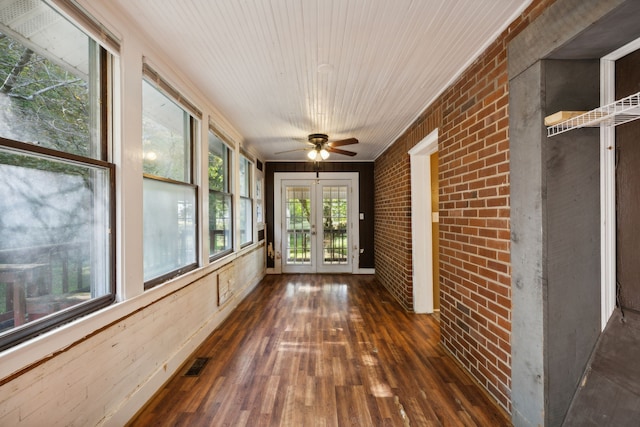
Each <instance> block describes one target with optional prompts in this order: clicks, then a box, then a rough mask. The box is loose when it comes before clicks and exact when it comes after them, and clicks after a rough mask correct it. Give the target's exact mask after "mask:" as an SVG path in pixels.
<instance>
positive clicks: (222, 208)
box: [207, 130, 233, 258]
mask: <svg viewBox="0 0 640 427" xmlns="http://www.w3.org/2000/svg"><path fill="white" fill-rule="evenodd" d="M230 166H231V150H230V149H229V147H227V146H226V145H225V143H224V142H222V140H221V139H220V138H219V137H218V136H217V135H216V134H215V133H214V132H213V131H211V130H209V167H208V173H207V175H208V178H209V256H210V257H212V258H217V257H220V256H222V255H224V254H226V253H229V252H231V251H232V250H233V233H232V227H233V225H232V222H231V218H232V217H233V216H232V209H231V206H232V198H231V192H230V188H231V184H230V182H229V177H230V173H229V171H230Z"/></svg>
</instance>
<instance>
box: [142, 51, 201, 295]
mask: <svg viewBox="0 0 640 427" xmlns="http://www.w3.org/2000/svg"><path fill="white" fill-rule="evenodd" d="M141 82H146V83H148V84H149V85H150V86H151V87H152V88H154V89H155V90H157V91H158V92H159V93H160V94H162V95H164V96H165V97H167V98H168V99H169V100H170V101H172V102H174V103H175V104H176V105H177V106H178V107H180V108H181V109H182V110H183V112H184V113H186V114H187V116H188V118H189V119H188V124H187V126H186V129H185V130H187V131H188V139H189V154H188V156H186V158H187V159H188V161H189V173H188V175H189V182H184V181H178V180H174V179H171V178H166V177H162V176H158V175H153V174H149V173H145V172H144V171H143V174H142V177H143V181H144V180H145V179H149V180H154V181H157V182H164V183H169V184H173V185H178V186H183V187H188V188H190V189H193V190H195V197H194V201H195V206H194V221H195V235H194V237H195V241H194V248H195V257H194V258H195V260H194V262H192V263H189V264H185V265H183V266H180V267H178V268H176V269H174V270H171V271H169V272H167V273H163V274H161V275H160V276H156V277H153V278H151V279H148V280H145V281H144V290H145V291H147V290H149V289H152V288H154V287H156V286H158V285H160V284H162V283H165V282H167V281H169V280H171V279H174V278H176V277H179V276H182V275H184V274H186V273H188V272H190V271H193V270H195V269H196V268H198V267H199V266H200V253H199V251H200V249H199V248H200V230H201V220H200V208H199V206H200V203H201V202H200V188H199V186H198V184H197V177H196V170H197V167H196V162H195V154H196V144H197V143H198V141H199V138H198V130H199V128H200V124H199V120H200V119H201V117H202V114H201V113H200V112H199V110H197V109H196V108H195V107H194V106H193V105H192V104H190V103H189V102H187V101H185V100H184V98H183V97H182V96H180V95H179V92H178V91H177V90H176V89H174V88H173V87H172V86H171V85H170V84H169V83H167V82H166V81H165V80H164V79H162V78H161V77H160V75H159V74H158V73H157V72H156V71H155V70H153V69H152V68H151V67H150V66H149V65H148V64H146V63H144V64H143V73H142V80H141ZM141 84H142V83H141ZM142 117H144V100H143V108H142ZM143 191H144V190H143ZM142 221H143V224H144V221H145V218H144V209H143V214H142ZM143 259H144V255H143ZM143 274H144V267H143Z"/></svg>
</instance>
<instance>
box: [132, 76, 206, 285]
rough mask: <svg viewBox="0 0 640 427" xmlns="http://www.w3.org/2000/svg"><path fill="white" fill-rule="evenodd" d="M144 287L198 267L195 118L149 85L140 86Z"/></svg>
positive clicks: (145, 82)
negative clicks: (194, 166)
mask: <svg viewBox="0 0 640 427" xmlns="http://www.w3.org/2000/svg"><path fill="white" fill-rule="evenodd" d="M142 120H143V123H142V132H143V135H142V144H143V170H144V189H143V222H144V227H143V240H144V249H143V250H144V256H143V258H144V267H143V268H144V281H145V288H149V287H152V286H154V285H156V284H158V283H161V282H163V281H166V280H168V279H169V278H171V277H174V276H177V275H179V274H182V273H184V272H185V271H188V270H190V269H193V268H195V267H196V266H197V250H196V248H197V239H196V232H197V221H196V219H197V218H196V212H197V204H196V203H197V202H196V198H197V187H196V186H195V185H194V184H193V170H192V164H193V159H192V153H193V141H194V140H195V130H196V119H195V118H194V117H193V116H192V115H191V114H190V113H189V112H187V111H186V110H185V109H184V108H183V107H182V106H180V105H178V104H177V103H175V102H174V101H173V100H172V99H170V98H169V97H168V96H167V95H165V94H164V93H163V92H161V91H160V90H159V88H158V87H156V86H154V85H152V84H151V83H150V82H148V81H146V80H145V81H143V83H142Z"/></svg>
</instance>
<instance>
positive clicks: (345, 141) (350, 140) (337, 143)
mask: <svg viewBox="0 0 640 427" xmlns="http://www.w3.org/2000/svg"><path fill="white" fill-rule="evenodd" d="M357 143H358V140H357V139H356V138H347V139H341V140H339V141H331V142H330V143H329V146H330V147H341V146H343V145H351V144H357Z"/></svg>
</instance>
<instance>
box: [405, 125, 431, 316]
mask: <svg viewBox="0 0 640 427" xmlns="http://www.w3.org/2000/svg"><path fill="white" fill-rule="evenodd" d="M437 151H438V129H435V130H434V131H432V132H431V133H430V134H429V135H427V136H426V137H425V138H424V139H423V140H422V141H420V142H419V143H418V144H417V145H416V146H415V147H413V148H412V149H411V150H409V156H410V157H411V240H412V245H411V246H412V257H413V262H412V264H413V310H414V311H415V312H416V313H433V311H434V300H433V249H432V248H433V246H432V244H433V236H432V231H431V224H432V217H433V212H432V209H431V155H432V154H433V153H435V152H437Z"/></svg>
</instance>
